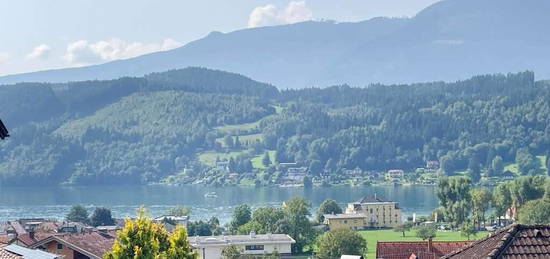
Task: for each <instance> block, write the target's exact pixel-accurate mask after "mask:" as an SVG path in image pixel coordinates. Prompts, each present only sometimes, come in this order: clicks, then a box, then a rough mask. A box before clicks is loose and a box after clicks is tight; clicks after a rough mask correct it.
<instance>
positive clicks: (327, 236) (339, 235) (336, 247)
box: [316, 229, 367, 259]
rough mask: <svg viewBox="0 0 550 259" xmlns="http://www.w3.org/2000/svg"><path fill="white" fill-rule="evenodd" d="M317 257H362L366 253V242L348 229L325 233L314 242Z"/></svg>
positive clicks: (325, 258)
mask: <svg viewBox="0 0 550 259" xmlns="http://www.w3.org/2000/svg"><path fill="white" fill-rule="evenodd" d="M316 247H317V254H316V255H317V257H318V258H320V259H332V258H340V257H341V256H342V255H359V256H363V255H364V254H365V253H366V252H367V241H366V240H365V239H364V238H363V236H361V235H360V234H359V233H357V232H355V231H353V230H350V229H335V230H330V231H328V232H325V233H324V234H323V235H322V236H321V237H320V238H319V239H318V240H317V242H316Z"/></svg>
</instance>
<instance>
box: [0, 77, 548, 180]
mask: <svg viewBox="0 0 550 259" xmlns="http://www.w3.org/2000/svg"><path fill="white" fill-rule="evenodd" d="M534 78H535V75H534V74H533V73H532V72H524V73H518V74H509V75H485V76H476V77H473V78H472V79H469V80H464V81H458V82H454V83H444V82H433V83H421V84H412V85H371V86H369V87H366V88H353V87H349V86H345V85H344V86H333V87H328V88H323V89H320V88H307V89H302V90H284V91H279V90H277V89H276V88H275V87H273V86H271V85H268V84H264V83H259V82H256V81H253V80H251V79H248V78H246V77H243V76H240V75H237V74H231V73H226V72H222V71H215V70H208V69H202V68H187V69H183V70H173V71H168V72H165V73H156V74H151V75H147V76H145V77H142V78H121V79H116V80H109V81H86V82H74V83H67V84H18V85H8V86H0V111H1V112H0V117H1V118H2V120H3V121H4V122H5V124H6V125H7V126H8V127H9V128H10V133H12V134H11V135H12V137H11V138H9V139H7V140H5V141H2V142H0V154H1V156H0V184H1V185H32V184H62V183H64V184H145V183H151V182H158V181H161V180H162V179H166V178H167V177H168V178H170V176H173V175H177V176H178V177H180V176H181V178H183V179H185V181H184V182H189V183H191V182H197V181H199V182H200V181H202V180H201V179H203V178H208V177H210V178H212V175H211V174H210V172H209V168H210V167H211V166H213V164H212V161H213V160H215V159H229V158H232V159H231V160H232V162H231V163H230V167H231V168H230V170H231V172H235V173H237V174H240V175H250V174H252V175H255V174H258V175H262V179H270V178H269V177H271V176H272V175H273V177H275V176H274V175H277V170H278V169H277V168H276V166H273V167H269V168H266V167H265V166H260V165H258V164H257V163H255V161H257V160H258V157H259V156H261V155H263V154H264V153H268V154H271V155H273V160H275V161H274V162H296V163H297V164H298V166H306V167H308V168H309V170H310V172H311V173H312V174H313V175H321V174H329V175H330V177H332V178H339V177H343V172H344V171H345V170H346V169H354V168H360V169H362V170H364V171H369V172H371V171H372V172H376V171H378V172H379V171H385V170H388V169H392V168H399V169H404V170H407V171H410V170H414V169H415V168H418V167H422V166H424V165H425V161H429V160H439V161H441V166H442V171H443V173H446V174H455V173H457V172H461V171H465V170H470V171H474V170H476V171H480V173H483V174H486V175H488V176H495V177H498V176H499V175H500V174H502V173H503V172H502V169H499V168H500V167H498V166H495V163H496V164H498V163H500V164H509V163H517V164H518V165H519V166H520V168H519V171H518V172H519V173H524V174H538V173H542V167H540V166H537V165H535V162H534V160H536V158H535V156H544V155H547V152H548V150H549V149H550V148H549V147H550V103H549V102H550V85H549V84H548V83H546V82H543V81H540V82H536V81H535V79H534ZM499 160H500V162H499ZM495 161H496V162H495ZM518 161H519V162H518ZM537 161H538V160H537ZM184 168H192V169H193V170H191V171H189V170H187V171H184ZM183 172H186V173H185V175H182V174H183ZM215 177H216V179H215V182H216V183H217V184H224V183H226V180H227V179H226V178H227V175H223V174H221V175H216V176H215ZM210 181H211V180H208V181H202V182H207V183H208V182H210Z"/></svg>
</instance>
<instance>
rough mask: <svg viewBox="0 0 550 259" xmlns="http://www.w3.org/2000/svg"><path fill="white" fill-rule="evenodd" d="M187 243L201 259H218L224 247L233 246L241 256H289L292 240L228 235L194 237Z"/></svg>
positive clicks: (274, 237)
mask: <svg viewBox="0 0 550 259" xmlns="http://www.w3.org/2000/svg"><path fill="white" fill-rule="evenodd" d="M188 239H189V243H190V244H191V246H192V247H193V248H194V249H196V250H197V252H198V253H199V256H200V258H201V259H219V258H221V253H222V250H223V248H224V247H226V246H228V245H235V246H236V247H237V248H238V249H239V250H240V251H241V254H243V255H265V254H271V253H273V252H277V253H278V254H279V255H290V254H291V252H292V250H291V245H292V244H294V243H296V241H295V240H294V239H292V238H291V237H290V236H288V235H285V234H269V233H268V234H265V235H256V234H255V233H254V232H251V233H250V234H249V235H228V236H194V237H189V238H188Z"/></svg>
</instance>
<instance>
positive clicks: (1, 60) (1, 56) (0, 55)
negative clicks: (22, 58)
mask: <svg viewBox="0 0 550 259" xmlns="http://www.w3.org/2000/svg"><path fill="white" fill-rule="evenodd" d="M10 59H11V55H10V53H7V52H0V65H4V64H7V63H8V62H9V61H10Z"/></svg>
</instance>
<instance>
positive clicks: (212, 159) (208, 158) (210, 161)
mask: <svg viewBox="0 0 550 259" xmlns="http://www.w3.org/2000/svg"><path fill="white" fill-rule="evenodd" d="M243 152H246V151H241V152H229V153H219V152H214V151H206V152H203V153H201V154H200V155H199V161H200V162H201V163H203V164H206V165H209V166H214V164H215V163H216V157H217V158H219V159H220V160H226V159H229V158H231V157H237V156H239V155H241V154H242V153H243Z"/></svg>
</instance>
